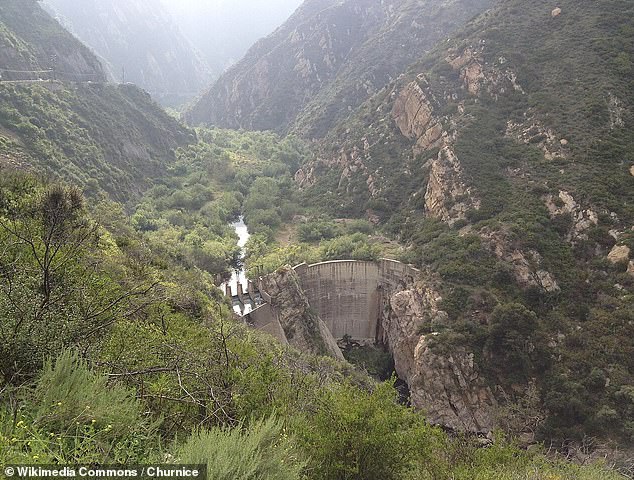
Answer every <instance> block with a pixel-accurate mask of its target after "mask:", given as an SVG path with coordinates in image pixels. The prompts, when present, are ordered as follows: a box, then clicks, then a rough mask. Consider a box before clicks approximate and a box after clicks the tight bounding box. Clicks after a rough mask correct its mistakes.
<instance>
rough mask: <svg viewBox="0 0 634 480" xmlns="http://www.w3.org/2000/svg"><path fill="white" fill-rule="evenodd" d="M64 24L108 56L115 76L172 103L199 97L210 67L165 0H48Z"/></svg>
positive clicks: (110, 73)
mask: <svg viewBox="0 0 634 480" xmlns="http://www.w3.org/2000/svg"><path fill="white" fill-rule="evenodd" d="M44 4H45V6H46V7H47V8H48V9H49V10H50V11H51V12H53V14H54V15H55V16H56V17H58V18H59V19H60V21H61V22H62V24H63V25H64V26H65V27H67V28H68V29H69V30H70V31H71V32H73V33H74V34H75V35H77V37H78V38H80V39H81V40H82V41H83V42H85V43H86V45H88V46H89V47H90V48H92V49H93V50H94V51H95V52H96V53H97V54H98V55H99V56H100V57H101V58H102V59H103V61H104V65H105V66H106V68H107V70H108V74H109V75H110V76H111V78H113V79H116V80H117V81H118V82H131V83H135V84H136V85H138V86H140V87H141V88H143V89H145V90H147V91H148V92H150V93H151V94H152V97H153V98H155V99H156V100H157V101H159V102H161V103H163V104H165V105H170V106H175V105H180V104H182V103H185V102H186V101H187V100H189V99H192V98H194V97H195V96H196V95H197V94H198V92H199V91H201V90H202V89H203V87H205V86H206V84H207V82H208V81H209V80H210V78H211V77H210V72H209V67H208V66H207V65H206V63H205V61H204V60H203V59H202V58H201V56H200V55H199V54H198V52H196V50H195V49H194V47H193V46H192V45H191V43H190V42H189V40H187V39H186V38H185V36H184V35H183V33H182V32H181V30H180V29H179V28H178V26H177V24H176V23H175V21H174V19H173V18H172V17H171V16H170V15H169V13H168V12H167V11H166V10H165V9H164V8H163V6H162V4H161V2H156V1H152V0H134V1H126V2H121V1H117V0H107V1H102V0H89V1H82V2H81V8H78V5H77V2H76V1H75V0H46V2H45V3H44Z"/></svg>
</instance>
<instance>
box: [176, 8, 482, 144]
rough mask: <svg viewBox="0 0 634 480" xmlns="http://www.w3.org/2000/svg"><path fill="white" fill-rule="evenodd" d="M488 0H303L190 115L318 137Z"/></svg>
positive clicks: (212, 121) (219, 123)
mask: <svg viewBox="0 0 634 480" xmlns="http://www.w3.org/2000/svg"><path fill="white" fill-rule="evenodd" d="M490 3H491V1H490V0H440V1H439V0H403V1H400V2H385V1H383V0H343V1H337V0H307V1H305V2H304V4H303V5H302V6H301V7H300V8H299V9H298V10H297V11H296V12H295V14H294V15H293V16H292V17H291V18H290V19H289V20H288V21H287V22H286V23H285V24H284V25H283V26H282V27H280V28H279V29H278V30H276V31H275V32H274V33H273V34H272V35H271V36H269V37H267V38H265V39H263V40H261V41H260V42H258V43H257V44H256V45H254V46H253V47H252V48H251V50H249V52H248V53H247V55H246V56H245V58H244V59H243V60H242V61H240V62H239V63H238V64H237V65H236V66H235V67H233V68H231V69H230V70H229V71H227V72H226V73H225V74H224V75H223V76H222V77H221V78H220V79H219V80H218V81H217V82H216V83H215V84H214V85H213V86H212V88H211V89H210V91H209V92H208V93H207V94H206V95H205V96H204V97H203V98H202V99H201V100H200V101H199V102H198V103H197V104H196V105H195V106H194V107H193V108H192V109H191V110H190V111H189V113H188V114H187V119H188V121H190V122H191V123H195V124H200V123H206V124H214V125H217V126H221V127H227V128H245V129H252V130H276V131H279V132H287V131H289V130H292V131H294V132H297V133H300V134H302V135H305V136H308V137H312V138H315V137H322V136H323V135H324V134H325V133H326V132H327V131H328V129H329V128H330V127H332V126H333V125H335V124H336V123H337V122H338V121H339V120H341V119H342V118H344V117H345V116H347V115H348V114H349V111H350V110H351V109H353V108H356V107H357V106H359V105H360V104H361V103H362V102H363V101H365V100H366V99H368V98H369V97H370V96H371V95H373V94H374V93H376V92H378V91H379V90H380V89H381V88H383V87H384V86H385V85H387V84H388V83H389V82H390V81H391V80H392V79H393V78H394V77H396V76H397V75H398V74H399V73H401V72H402V71H403V70H404V69H405V68H406V67H407V65H409V64H410V63H412V62H413V61H414V60H416V58H417V57H418V56H419V54H420V52H421V51H426V50H429V49H430V48H431V47H432V46H433V45H434V43H436V41H438V40H439V39H440V38H443V37H445V36H446V35H447V34H448V33H449V32H451V31H452V30H454V29H456V28H457V27H459V26H460V25H462V24H464V23H465V22H466V21H467V20H469V19H470V18H471V17H472V16H474V15H476V14H477V13H479V12H480V11H482V10H484V9H485V8H486V7H487V6H488V5H489V4H490ZM405 45H407V48H404V46H405ZM256 72H257V73H256Z"/></svg>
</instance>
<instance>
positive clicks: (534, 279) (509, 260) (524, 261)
mask: <svg viewBox="0 0 634 480" xmlns="http://www.w3.org/2000/svg"><path fill="white" fill-rule="evenodd" d="M479 234H480V236H481V237H482V239H483V240H484V241H485V242H486V243H487V244H488V245H489V248H490V249H491V251H492V252H493V253H494V254H495V256H496V257H497V258H499V259H500V260H502V261H504V262H505V263H506V264H507V265H509V266H510V267H511V273H512V274H513V276H514V277H515V281H516V282H517V283H518V284H519V285H521V286H522V287H524V288H528V287H538V288H540V289H542V290H543V291H545V292H549V293H553V292H558V291H560V290H561V289H560V288H559V285H558V284H557V281H556V280H555V278H554V277H553V275H552V274H551V273H550V272H548V271H546V270H544V268H543V267H542V257H541V255H540V254H539V253H538V252H536V251H535V250H528V251H526V252H524V251H522V250H521V249H519V248H516V247H515V246H514V242H512V241H511V240H510V238H509V236H508V235H507V233H506V232H504V231H492V230H490V229H488V228H483V229H482V230H481V231H480V232H479Z"/></svg>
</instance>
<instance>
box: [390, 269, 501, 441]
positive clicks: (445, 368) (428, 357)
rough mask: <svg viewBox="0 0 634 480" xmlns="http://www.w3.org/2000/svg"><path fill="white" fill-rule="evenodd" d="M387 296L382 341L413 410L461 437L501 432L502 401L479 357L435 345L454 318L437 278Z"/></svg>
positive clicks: (408, 286)
mask: <svg viewBox="0 0 634 480" xmlns="http://www.w3.org/2000/svg"><path fill="white" fill-rule="evenodd" d="M384 295H386V297H387V298H386V300H385V303H384V309H383V313H382V317H381V327H382V330H383V332H384V338H383V341H384V342H385V343H386V345H387V346H388V347H389V349H390V352H391V353H392V356H393V357H394V367H395V370H396V372H397V373H398V375H399V377H400V378H401V379H403V380H404V381H406V382H407V385H408V386H409V390H410V394H411V398H410V400H411V402H412V405H413V406H414V407H416V408H418V409H420V410H422V411H423V412H424V413H425V415H426V417H427V419H428V421H429V422H430V423H432V424H435V425H442V426H444V427H446V428H451V429H454V430H456V431H462V432H472V433H489V432H491V431H492V430H493V429H494V428H495V427H496V414H495V412H496V407H497V400H496V398H495V396H494V395H493V392H492V390H491V388H490V387H489V386H488V384H487V382H486V379H485V377H484V376H483V375H482V374H481V372H480V368H479V366H478V365H477V364H476V362H475V360H474V354H473V353H472V352H470V351H469V350H467V349H465V348H456V349H451V350H450V351H447V350H446V349H442V348H440V347H439V346H437V345H436V346H434V337H435V335H437V334H438V333H437V332H438V330H441V329H443V328H447V327H448V326H449V325H450V323H451V319H450V318H449V316H448V314H447V312H445V311H443V310H441V303H442V297H441V296H440V294H439V293H438V291H437V287H435V286H434V282H433V281H432V277H431V276H430V275H429V274H424V275H423V276H422V277H421V278H417V279H416V281H415V282H413V283H410V284H409V285H406V286H404V287H400V288H398V289H395V290H394V291H388V292H385V293H384ZM421 332H428V333H425V334H422V333H421Z"/></svg>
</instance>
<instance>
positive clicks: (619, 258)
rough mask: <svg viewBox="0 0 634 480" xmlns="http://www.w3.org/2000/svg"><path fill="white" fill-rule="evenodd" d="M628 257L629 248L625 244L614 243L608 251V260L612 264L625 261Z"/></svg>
mask: <svg viewBox="0 0 634 480" xmlns="http://www.w3.org/2000/svg"><path fill="white" fill-rule="evenodd" d="M629 259H630V248H629V247H628V246H627V245H614V247H613V248H612V250H610V253H608V260H609V261H610V262H612V263H614V264H616V263H625V262H627V261H629Z"/></svg>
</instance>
